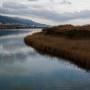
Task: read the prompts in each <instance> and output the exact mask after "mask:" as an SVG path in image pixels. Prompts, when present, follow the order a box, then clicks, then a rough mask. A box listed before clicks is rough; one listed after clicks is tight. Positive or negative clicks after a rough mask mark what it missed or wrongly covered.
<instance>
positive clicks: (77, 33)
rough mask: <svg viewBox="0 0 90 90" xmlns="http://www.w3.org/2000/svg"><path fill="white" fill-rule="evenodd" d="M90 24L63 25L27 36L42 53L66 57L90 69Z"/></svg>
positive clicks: (32, 44)
mask: <svg viewBox="0 0 90 90" xmlns="http://www.w3.org/2000/svg"><path fill="white" fill-rule="evenodd" d="M89 27H90V26H89V25H85V26H72V25H62V26H57V27H51V28H47V29H44V30H42V32H40V33H36V34H33V35H30V36H27V37H26V38H25V43H26V44H27V45H29V46H32V47H34V48H35V49H36V50H37V51H38V52H40V53H48V54H50V55H53V56H58V57H61V58H65V59H67V60H69V61H71V62H73V63H75V64H77V65H78V66H80V67H83V68H87V69H89V70H90V28H89Z"/></svg>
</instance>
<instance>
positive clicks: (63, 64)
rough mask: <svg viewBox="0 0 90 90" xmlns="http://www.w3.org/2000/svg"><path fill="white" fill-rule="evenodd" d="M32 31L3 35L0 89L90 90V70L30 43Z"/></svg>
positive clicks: (1, 40) (0, 41) (0, 56)
mask: <svg viewBox="0 0 90 90" xmlns="http://www.w3.org/2000/svg"><path fill="white" fill-rule="evenodd" d="M31 31H32V30H28V31H25V32H24V33H22V30H21V31H20V32H19V33H15V31H14V32H13V33H9V32H11V31H8V33H9V34H8V35H6V34H3V35H2V36H1V37H0V90H90V73H89V72H86V71H85V70H83V69H80V68H78V67H77V66H75V65H73V64H71V63H70V62H67V61H65V60H63V59H58V58H54V57H50V56H46V55H40V54H39V53H38V52H36V51H35V50H34V49H33V48H31V47H28V46H26V45H25V44H24V41H23V39H24V37H25V36H26V35H27V33H28V32H29V33H30V34H31ZM0 33H1V32H0ZM4 35H5V36H4Z"/></svg>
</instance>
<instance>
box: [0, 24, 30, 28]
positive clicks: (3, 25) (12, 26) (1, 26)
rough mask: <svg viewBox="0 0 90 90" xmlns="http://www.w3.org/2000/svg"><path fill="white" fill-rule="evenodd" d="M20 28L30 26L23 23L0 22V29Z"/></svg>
mask: <svg viewBox="0 0 90 90" xmlns="http://www.w3.org/2000/svg"><path fill="white" fill-rule="evenodd" d="M20 28H30V27H29V26H24V25H10V24H0V29H20Z"/></svg>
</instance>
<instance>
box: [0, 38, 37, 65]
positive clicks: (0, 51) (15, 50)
mask: <svg viewBox="0 0 90 90" xmlns="http://www.w3.org/2000/svg"><path fill="white" fill-rule="evenodd" d="M0 43H1V45H0V63H8V64H10V63H15V62H16V61H19V62H23V61H25V60H26V58H27V56H28V55H30V56H31V57H32V56H34V55H36V53H35V51H33V49H32V48H28V47H27V46H25V44H24V42H23V41H22V39H15V38H14V39H13V38H11V39H1V40H0Z"/></svg>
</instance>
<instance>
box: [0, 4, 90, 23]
mask: <svg viewBox="0 0 90 90" xmlns="http://www.w3.org/2000/svg"><path fill="white" fill-rule="evenodd" d="M40 8H41V7H38V6H37V8H36V9H35V8H33V6H29V7H28V6H26V5H23V4H19V3H14V4H13V3H12V2H10V3H6V2H4V3H3V7H0V13H1V14H11V15H20V16H21V15H22V16H30V15H32V16H37V17H38V18H43V19H47V20H52V21H56V22H66V21H70V20H75V19H90V10H83V11H80V12H74V13H68V12H66V13H63V14H59V13H57V12H54V11H53V10H52V11H50V10H47V9H44V8H43V9H40Z"/></svg>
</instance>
